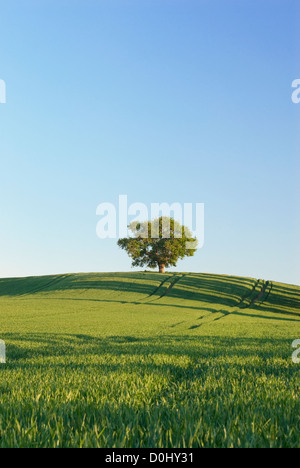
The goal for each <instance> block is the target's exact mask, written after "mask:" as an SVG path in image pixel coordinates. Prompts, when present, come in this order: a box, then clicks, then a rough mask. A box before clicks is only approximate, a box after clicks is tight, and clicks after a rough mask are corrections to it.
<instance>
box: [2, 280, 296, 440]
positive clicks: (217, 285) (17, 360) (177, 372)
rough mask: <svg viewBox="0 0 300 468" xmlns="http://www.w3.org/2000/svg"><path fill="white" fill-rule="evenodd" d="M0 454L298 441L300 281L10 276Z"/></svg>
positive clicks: (5, 285) (5, 298)
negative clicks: (18, 450)
mask: <svg viewBox="0 0 300 468" xmlns="http://www.w3.org/2000/svg"><path fill="white" fill-rule="evenodd" d="M0 324H1V325H0V339H2V340H4V341H5V344H6V358H7V359H6V364H0V447H106V448H118V447H125V448H136V447H150V448H169V447H175V448H193V447H299V446H300V435H299V434H300V403H299V388H300V372H299V371H300V364H296V363H293V362H292V353H293V348H292V342H293V340H295V339H297V338H298V339H299V338H300V287H298V286H292V285H287V284H280V283H276V282H271V281H264V280H259V279H253V278H240V277H234V276H224V275H213V274H200V273H199V274H196V273H172V274H168V273H166V274H164V275H161V274H158V273H151V272H138V273H93V274H92V273H91V274H66V275H57V276H48V277H32V278H15V279H0Z"/></svg>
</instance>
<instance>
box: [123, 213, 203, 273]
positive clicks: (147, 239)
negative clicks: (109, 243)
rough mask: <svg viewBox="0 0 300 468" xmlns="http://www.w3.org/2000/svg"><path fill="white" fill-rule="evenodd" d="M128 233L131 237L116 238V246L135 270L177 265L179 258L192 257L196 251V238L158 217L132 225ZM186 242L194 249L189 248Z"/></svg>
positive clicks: (167, 219) (183, 229)
mask: <svg viewBox="0 0 300 468" xmlns="http://www.w3.org/2000/svg"><path fill="white" fill-rule="evenodd" d="M129 230H130V231H131V233H132V235H133V237H128V238H123V239H119V240H118V245H119V247H121V248H122V249H124V250H126V252H127V253H128V255H129V256H130V257H131V258H132V266H134V267H136V266H141V267H145V266H146V267H149V268H155V267H156V266H157V265H164V266H166V267H170V266H176V264H177V262H178V260H179V259H183V258H184V257H186V256H188V257H191V256H193V255H194V253H195V252H196V250H197V248H196V247H197V239H196V238H194V237H192V234H191V232H190V230H189V229H188V228H187V227H186V226H182V225H181V224H179V223H178V222H177V221H175V220H174V219H173V218H169V217H166V216H161V217H160V218H157V219H155V220H153V221H145V222H143V223H131V224H130V225H129ZM188 243H192V247H193V248H188Z"/></svg>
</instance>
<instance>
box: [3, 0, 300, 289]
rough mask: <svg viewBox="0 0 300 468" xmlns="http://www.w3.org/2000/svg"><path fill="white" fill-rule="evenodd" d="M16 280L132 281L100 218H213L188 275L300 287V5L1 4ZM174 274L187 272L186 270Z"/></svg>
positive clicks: (136, 0)
mask: <svg viewBox="0 0 300 468" xmlns="http://www.w3.org/2000/svg"><path fill="white" fill-rule="evenodd" d="M0 16H1V27H0V44H1V47H0V79H2V80H4V81H5V83H6V93H7V96H6V98H7V102H6V104H0V163H1V172H0V177H1V184H0V213H1V222H0V253H1V255H0V276H1V277H7V276H28V275H44V274H56V273H76V272H92V271H93V272H96V271H103V272H105V271H127V270H130V269H131V262H130V259H129V258H128V256H127V255H126V253H125V252H123V251H121V250H120V249H119V248H118V247H117V245H116V240H114V239H104V240H103V239H102V240H101V239H99V238H98V237H97V235H96V226H97V222H98V221H99V217H97V216H96V209H97V206H98V205H99V204H100V203H102V202H110V203H113V204H115V205H116V206H117V203H118V197H119V195H122V194H125V195H127V197H128V203H129V204H131V203H134V202H140V203H144V204H146V205H147V206H149V207H150V204H151V203H155V202H157V203H162V202H167V203H170V204H171V203H173V202H179V203H182V204H183V203H194V204H195V203H204V205H205V243H204V246H203V248H202V249H200V250H199V251H198V252H197V253H196V255H195V256H194V257H192V258H188V259H186V260H184V261H181V262H179V263H178V266H177V268H176V269H177V271H194V272H209V273H224V274H230V275H231V274H232V275H241V276H250V277H256V278H263V279H265V280H275V281H280V282H287V283H291V284H300V267H299V265H300V248H299V234H300V216H299V203H300V196H299V195H300V190H299V175H300V167H299V153H300V140H299V124H300V103H299V104H294V103H293V102H292V99H291V95H292V92H293V89H292V87H291V85H292V82H293V81H294V80H295V79H297V78H300V60H299V58H300V40H299V39H300V37H299V35H300V34H299V26H298V25H299V17H300V8H299V1H298V0H280V1H279V0H251V1H250V0H249V1H247V0H244V1H242V0H218V1H217V0H197V1H196V0H172V1H171V0H118V1H117V0H84V1H83V0H72V1H71V0H69V1H66V0H43V1H41V0H35V1H33V0H27V1H26V2H24V1H21V0H19V1H16V0H10V1H9V2H4V1H0ZM172 270H174V269H172Z"/></svg>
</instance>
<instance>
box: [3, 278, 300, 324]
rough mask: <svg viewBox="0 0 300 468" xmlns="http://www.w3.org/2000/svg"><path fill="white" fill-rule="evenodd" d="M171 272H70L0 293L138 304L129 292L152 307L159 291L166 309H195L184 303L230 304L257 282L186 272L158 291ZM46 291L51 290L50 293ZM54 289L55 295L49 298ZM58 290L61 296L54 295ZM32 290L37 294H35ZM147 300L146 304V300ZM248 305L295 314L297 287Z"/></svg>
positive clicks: (7, 283)
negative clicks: (161, 273) (171, 285)
mask: <svg viewBox="0 0 300 468" xmlns="http://www.w3.org/2000/svg"><path fill="white" fill-rule="evenodd" d="M173 276H175V277H176V274H166V275H159V274H158V273H149V272H141V273H136V274H135V273H111V274H107V273H105V274H82V275H76V274H70V275H57V276H45V277H39V278H37V277H32V278H15V279H0V297H1V296H9V297H15V298H16V297H19V298H24V299H26V298H30V299H32V298H34V297H37V298H38V300H40V299H43V300H44V299H45V300H46V299H47V300H50V299H51V300H54V299H55V300H72V301H78V300H83V301H94V302H116V303H121V304H126V303H128V304H129V303H131V304H138V303H139V302H134V301H129V300H128V296H126V294H128V293H130V294H132V293H133V294H136V295H139V296H137V299H138V298H140V297H141V296H142V299H143V300H144V301H147V300H148V299H147V298H151V299H150V300H151V301H152V302H151V305H156V300H158V299H160V297H161V296H162V295H163V296H164V298H167V302H168V304H166V306H167V307H180V308H193V309H201V308H202V307H201V306H199V308H197V307H196V306H195V305H194V304H193V306H192V307H191V306H189V305H188V303H189V301H194V303H195V302H201V303H202V304H201V305H203V303H206V304H215V305H221V306H227V307H231V308H236V307H238V306H239V305H240V304H241V303H242V301H243V300H244V299H245V298H247V296H249V294H251V291H252V290H253V288H254V287H255V285H256V283H257V280H254V279H251V278H239V277H234V276H223V275H215V274H192V273H190V274H185V275H183V276H182V277H181V278H180V277H179V278H178V280H177V282H176V284H174V286H173V287H172V289H170V290H169V289H167V290H166V291H165V290H163V291H162V288H161V286H162V284H164V283H165V282H166V280H168V279H172V278H173ZM41 293H43V294H41ZM51 293H53V295H52V296H51ZM55 293H60V294H59V295H57V296H55ZM62 293H63V294H64V297H60V295H61V294H62ZM166 293H167V294H166ZM37 294H38V296H35V295H37ZM165 294H166V295H165ZM81 295H82V296H81ZM68 296H69V297H68ZM74 296H75V297H74ZM79 296H81V297H79ZM122 297H123V298H124V300H122ZM131 297H132V296H131ZM171 300H174V302H175V303H171ZM180 302H181V303H180ZM145 303H146V302H145ZM147 304H149V305H150V302H147ZM157 304H159V306H160V307H163V306H164V305H165V304H163V303H161V301H160V302H159V303H157ZM251 309H255V310H257V311H262V312H274V313H275V314H276V313H280V314H282V313H284V314H290V315H297V316H299V315H300V288H297V287H296V286H294V287H293V286H290V285H281V284H277V283H274V284H272V289H271V291H270V293H269V294H268V296H267V297H266V298H265V300H264V301H263V302H262V303H255V304H253V305H252V306H251ZM234 313H237V312H234ZM244 315H245V314H244Z"/></svg>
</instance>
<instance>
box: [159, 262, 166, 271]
mask: <svg viewBox="0 0 300 468" xmlns="http://www.w3.org/2000/svg"><path fill="white" fill-rule="evenodd" d="M158 268H159V273H164V272H165V265H164V264H161V265H158Z"/></svg>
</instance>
